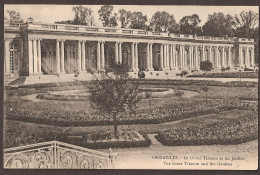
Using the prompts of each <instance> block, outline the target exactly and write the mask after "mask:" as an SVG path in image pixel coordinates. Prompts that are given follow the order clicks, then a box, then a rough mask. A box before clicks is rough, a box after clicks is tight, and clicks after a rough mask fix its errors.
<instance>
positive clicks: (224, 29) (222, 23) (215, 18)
mask: <svg viewBox="0 0 260 175" xmlns="http://www.w3.org/2000/svg"><path fill="white" fill-rule="evenodd" d="M234 27H235V23H234V20H233V17H232V16H231V15H224V14H223V13H221V12H219V13H214V14H209V15H208V20H207V22H206V23H205V24H204V25H203V27H202V29H203V35H206V36H215V37H220V36H226V35H228V36H230V37H231V36H233V35H234V30H235V29H234Z"/></svg>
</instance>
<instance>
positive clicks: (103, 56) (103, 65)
mask: <svg viewBox="0 0 260 175" xmlns="http://www.w3.org/2000/svg"><path fill="white" fill-rule="evenodd" d="M104 45H105V41H102V42H101V69H102V70H105V47H104Z"/></svg>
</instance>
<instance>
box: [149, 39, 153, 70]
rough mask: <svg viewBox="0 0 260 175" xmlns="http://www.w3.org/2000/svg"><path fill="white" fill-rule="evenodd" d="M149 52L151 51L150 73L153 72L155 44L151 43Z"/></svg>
mask: <svg viewBox="0 0 260 175" xmlns="http://www.w3.org/2000/svg"><path fill="white" fill-rule="evenodd" d="M149 47H150V48H149V51H150V62H149V63H150V66H149V67H150V71H153V44H152V43H150V44H149Z"/></svg>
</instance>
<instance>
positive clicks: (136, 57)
mask: <svg viewBox="0 0 260 175" xmlns="http://www.w3.org/2000/svg"><path fill="white" fill-rule="evenodd" d="M135 69H136V70H139V68H138V43H135Z"/></svg>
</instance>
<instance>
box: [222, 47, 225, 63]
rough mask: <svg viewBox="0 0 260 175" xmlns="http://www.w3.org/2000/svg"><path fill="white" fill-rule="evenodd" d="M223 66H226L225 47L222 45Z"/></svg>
mask: <svg viewBox="0 0 260 175" xmlns="http://www.w3.org/2000/svg"><path fill="white" fill-rule="evenodd" d="M222 66H225V47H224V46H222Z"/></svg>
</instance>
